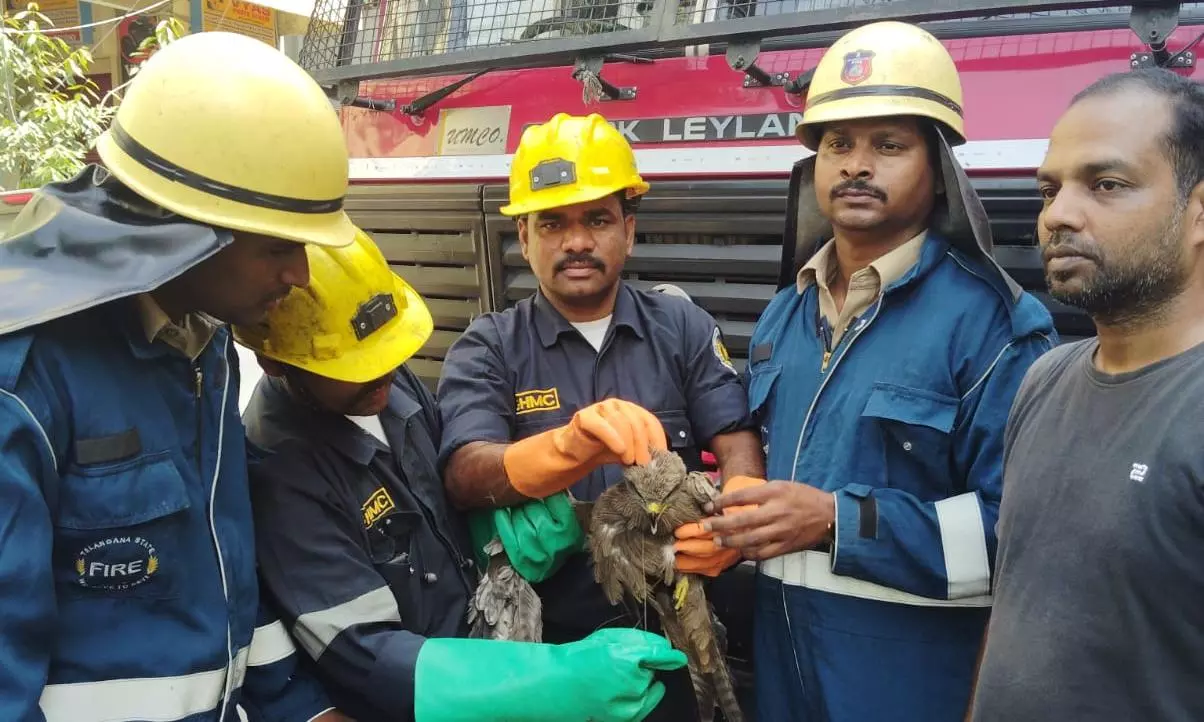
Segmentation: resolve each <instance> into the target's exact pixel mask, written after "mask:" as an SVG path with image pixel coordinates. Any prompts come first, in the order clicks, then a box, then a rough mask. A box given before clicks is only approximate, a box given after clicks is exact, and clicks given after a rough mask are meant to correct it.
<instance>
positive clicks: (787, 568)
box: [757, 551, 991, 607]
mask: <svg viewBox="0 0 1204 722" xmlns="http://www.w3.org/2000/svg"><path fill="white" fill-rule="evenodd" d="M757 571H758V572H759V573H761V574H764V575H765V576H768V577H773V578H774V579H780V580H781V581H782V583H783V584H789V585H791V586H795V587H806V588H807V589H817V590H819V591H821V592H829V593H831V594H843V595H845V596H847V597H858V598H860V599H874V600H877V601H879V602H889V603H891V604H910V605H913V606H917V607H989V606H991V597H990V595H982V596H977V597H966V598H962V599H932V598H929V597H921V596H919V595H916V594H910V593H908V592H904V591H901V590H898V589H892V588H890V587H885V586H882V585H881V584H874V583H873V582H867V581H865V580H864V579H855V578H853V577H845V576H840V575H838V574H833V573H832V557H831V555H829V554H828V553H827V552H818V551H805V552H795V553H793V554H784V555H782V556H780V557H774V558H773V559H766V560H765V561H763V562H761V563H760V565H759V566H758V567H757Z"/></svg>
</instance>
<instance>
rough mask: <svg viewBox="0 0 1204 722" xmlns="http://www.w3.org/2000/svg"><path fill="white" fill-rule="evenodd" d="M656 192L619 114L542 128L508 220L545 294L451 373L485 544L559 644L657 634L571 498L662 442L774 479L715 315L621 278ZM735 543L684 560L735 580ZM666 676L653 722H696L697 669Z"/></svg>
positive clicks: (478, 335) (449, 418)
mask: <svg viewBox="0 0 1204 722" xmlns="http://www.w3.org/2000/svg"><path fill="white" fill-rule="evenodd" d="M648 188H649V186H648V183H647V182H646V181H644V179H643V178H642V177H641V176H640V174H639V172H638V170H637V168H636V162H635V155H634V153H633V152H632V149H631V147H630V146H629V145H628V144H627V142H626V141H625V140H624V139H623V137H622V136H621V135H620V134H619V133H618V131H617V130H615V128H614V127H613V126H611V124H610V123H608V122H607V121H606V119H605V118H603V117H602V116H600V115H596V114H594V115H589V116H585V117H580V116H576V117H575V116H569V115H566V114H563V113H561V114H558V115H556V116H554V117H553V118H551V119H550V120H549V121H548V122H546V123H543V124H540V125H536V126H533V127H531V128H528V129H527V130H526V132H524V133H523V136H522V139H521V140H520V142H519V146H518V150H517V152H516V153H515V155H514V161H513V164H512V167H511V172H510V203H509V204H508V205H506V206H504V207H503V208H502V212H503V213H504V214H506V215H508V216H511V217H513V218H515V220H516V224H517V231H518V244H519V248H520V249H521V251H522V254H523V257H524V258H525V259H527V262H528V263H529V264H530V266H531V271H532V273H533V274H534V282H535V285H536V289H535V293H534V294H533V295H532V296H531V297H529V298H526V299H523V300H521V301H519V302H518V303H517V304H516V305H515V306H514V307H512V308H509V309H507V310H505V311H501V312H494V313H487V314H484V315H482V316H480V317H478V318H477V319H475V320H474V321H473V323H472V324H471V325H470V326H469V327H468V329H467V330H466V331H465V332H464V334H463V335H462V336H461V337H460V338H459V339H458V340H457V341H456V342H455V343H454V344H452V346H451V348H450V349H449V350H448V352H447V355H446V358H445V360H444V364H443V372H442V376H441V378H440V381H439V388H438V401H439V410H440V413H441V418H442V419H443V424H444V427H443V439H442V444H441V446H440V467H441V468H442V469H444V470H445V482H446V484H447V488H448V493H449V495H450V497H451V499H452V501H453V503H455V504H456V505H458V506H460V507H461V508H464V509H474V510H478V511H477V513H476V514H474V515H473V516H474V521H475V523H474V533H475V536H476V544H477V548H478V549H479V548H480V547H481V546H483V545H484V544H485V543H487V542H488V541H489V540H490V539H491V538H492V537H493V536H494V535H495V534H496V535H497V537H498V538H499V539H500V541H501V545H502V546H503V547H504V549H505V551H504V553H505V554H506V555H507V557H508V559H509V561H510V563H511V564H513V566H514V568H515V569H516V570H517V571H518V572H519V574H521V575H522V576H523V577H524V578H526V579H528V580H529V581H531V582H534V583H535V588H536V591H537V592H538V593H539V595H540V598H541V599H542V600H543V605H544V608H543V610H544V614H543V619H544V639H545V640H547V641H553V642H569V641H574V640H578V639H583V638H585V637H586V636H587V635H588V634H589V633H590V632H591V631H593V630H594V629H597V628H598V627H600V626H602V625H604V624H611V623H613V624H622V625H628V626H637V625H639V626H645V625H647V624H653V625H655V624H656V620H654V619H648V620H644V619H638V618H636V617H635V616H632V615H631V614H629V613H628V612H627V611H626V610H624V609H622V608H616V607H612V606H611V605H610V604H609V603H608V602H607V601H606V598H605V596H604V595H603V594H602V591H601V588H600V587H598V585H597V584H596V583H595V581H594V579H593V572H592V569H591V567H590V565H589V563H588V559H587V554H585V553H584V551H583V550H582V549H581V541H582V535H581V530H580V528H579V527H578V525H577V523H576V520H575V519H573V516H572V512H571V510H569V508H568V505H567V504H564V503H563V500H564V497H565V491H566V490H571V492H572V495H573V496H574V497H575V498H577V499H580V500H584V501H592V500H593V499H595V498H597V496H598V495H599V494H600V493H601V492H602V491H603V490H604V489H606V488H607V487H608V486H611V485H613V484H614V483H616V482H617V481H618V480H619V478H620V476H621V474H622V471H623V467H624V465H629V464H640V463H646V462H647V461H648V459H649V454H650V450H651V449H665V448H670V449H672V450H673V451H675V452H677V453H679V454H680V455H681V456H682V458H683V459H685V461H686V463H687V465H688V466H690V467H691V468H693V469H700V468H701V466H702V461H701V452H702V451H703V450H706V449H710V450H711V451H713V452H714V453H715V455H716V457H717V458H718V460H719V465H720V468H721V470H722V472H723V475H724V476H725V478H730V477H733V476H739V475H741V474H744V475H753V476H759V475H761V474H762V468H763V467H762V464H761V451H760V447H759V444H758V441H757V437H756V434H755V432H753V431H752V427H751V423H750V420H749V414H748V402H747V399H746V395H745V392H744V388H743V386H742V385H741V383H740V378H739V376H738V375H737V373H736V370H735V368H734V367H733V366H732V364H731V361H730V360H729V358H728V354H727V351H726V349H725V348H724V346H723V339H722V334H721V333H720V331H719V328H718V326H717V325H716V323H715V320H714V319H713V318H712V317H711V316H710V314H708V313H707V312H706V311H704V310H703V309H702V308H701V307H699V306H697V305H695V304H694V303H692V302H691V301H690V300H689V299H688V298H682V297H681V296H679V295H672V294H665V293H659V292H656V291H653V290H651V288H649V287H650V286H651V285H652V284H645V283H635V282H628V281H625V280H623V279H622V277H621V276H622V272H623V267H624V264H625V263H626V261H627V259H628V257H629V256H630V255H631V254H632V253H633V251H635V250H636V249H637V248H638V246H637V245H636V242H635V226H636V218H635V213H636V201H637V199H639V198H640V197H641V196H643V195H644V194H645V193H646V192H647V191H648ZM542 529H555V530H557V533H556V534H549V533H540V530H542ZM718 551H719V550H717V549H714V548H713V547H708V548H707V549H705V550H704V552H705V554H704V556H702V557H693V556H688V555H681V556H680V557H679V560H678V564H679V566H681V567H682V568H684V569H688V570H689V571H697V572H700V573H707V574H717V573H718V570H719V567H718V565H717V564H716V561H715V558H714V553H715V552H718ZM666 563H667V562H666ZM653 616H655V615H653ZM665 682H666V687H667V689H668V692H667V694H666V698H665V702H664V703H663V704H661V705H660V706H659V707H658V708H657V710H656V711H655V712H654V713H653V716H652V717H650V719H665V720H690V719H696V716H697V709H696V705H695V703H694V700H693V692H692V687H691V683H690V679H689V675H688V674H687V673H686V671H685V670H680V671H677V672H674V673H671V674H668V675H665Z"/></svg>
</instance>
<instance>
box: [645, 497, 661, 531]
mask: <svg viewBox="0 0 1204 722" xmlns="http://www.w3.org/2000/svg"><path fill="white" fill-rule="evenodd" d="M645 508H646V509H647V510H648V513H650V514H652V533H653V534H655V533H656V531H657V527H658V526H660V522H661V514H664V513H665V505H664V504H662V503H660V502H658V501H654V502H652V503H650V504H648V506H646V507H645Z"/></svg>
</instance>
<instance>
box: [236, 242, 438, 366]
mask: <svg viewBox="0 0 1204 722" xmlns="http://www.w3.org/2000/svg"><path fill="white" fill-rule="evenodd" d="M306 251H307V252H308V253H309V285H308V286H306V287H298V288H294V289H293V290H292V291H291V292H290V293H289V295H288V296H287V297H286V298H285V299H284V300H283V301H282V302H281V303H280V305H279V306H277V307H276V308H275V309H274V310H272V312H271V313H269V314H268V317H267V319H266V320H265V321H264V322H263V323H261V324H258V325H256V326H235V327H234V338H235V339H236V340H237V341H238V342H239V343H241V344H242V345H243V346H246V347H247V348H249V349H251V350H253V351H255V352H256V353H259V354H262V355H264V356H266V357H267V358H270V359H274V360H276V361H279V362H281V363H285V364H288V365H290V366H296V367H298V368H301V369H305V370H306V371H309V372H311V373H314V374H316V375H318V376H325V377H327V378H332V379H337V380H339V381H349V382H352V383H364V382H366V381H372V380H375V379H378V378H380V377H382V376H384V375H385V374H388V373H389V372H390V371H392V370H394V369H396V368H397V367H398V366H401V365H402V364H403V363H405V362H406V360H407V359H409V358H410V357H411V356H413V355H414V354H415V353H416V352H417V351H418V349H420V348H422V345H423V344H425V343H426V341H427V339H428V338H430V336H431V331H432V329H433V328H434V322H433V320H432V319H431V312H430V310H429V309H428V308H427V307H426V304H425V303H423V301H422V298H421V297H420V296H419V295H418V293H417V292H416V291H415V290H414V289H413V288H412V287H411V286H410V284H408V283H406V282H405V281H404V280H402V278H401V277H400V276H398V275H397V274H395V273H393V271H391V270H390V269H389V264H388V262H387V261H386V260H385V257H384V255H383V254H382V253H381V252H380V249H379V248H378V247H377V246H376V243H374V242H373V241H372V238H371V237H369V236H368V234H367V233H365V232H363V231H358V232H357V233H356V236H355V241H354V242H353V243H352V244H351V245H349V246H345V247H342V248H330V247H320V246H310V247H308V248H307V249H306Z"/></svg>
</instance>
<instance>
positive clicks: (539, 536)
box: [469, 492, 585, 582]
mask: <svg viewBox="0 0 1204 722" xmlns="http://www.w3.org/2000/svg"><path fill="white" fill-rule="evenodd" d="M486 514H487V512H475V513H473V514H472V515H471V516H470V518H469V531H470V533H471V534H472V537H473V548H474V549H475V550H476V552H477V561H478V562H480V563H482V564H484V563H485V560H484V559H483V554H484V553H483V552H482V547H484V546H485V544H487V543H488V542H489V540H490V539H492V538H493V537H494V536H495V535H496V536H497V537H498V539H499V540H501V542H502V546H503V547H504V548H505V549H506V556H507V557H509V558H510V565H511V566H513V567H514V571H516V572H518V573H519V574H520V575H521V576H522V577H523V578H524V579H526V580H527V581H529V582H542V581H543V580H545V579H547V578H548V577H550V576H552V574H554V573H555V572H556V571H557V570H558V569H560V567H561V565H563V564H564V561H565V560H566V559H568V558H569V557H570V556H572V555H573V554H576V553H577V552H579V551H581V550H582V549H584V548H585V532H584V531H583V530H582V529H581V525H580V524H579V523H578V522H577V516H576V514H574V513H573V502H572V501H571V500H570V499H569V495H568V493H566V492H560V493H558V494H553V495H552V496H549V497H548V498H546V499H533V500H531V501H528V502H526V503H524V504H519V505H517V506H509V507H504V508H502V509H495V510H494V511H493V512H491V514H492V517H491V518H489V519H488V520H487V519H486V518H484V517H485V516H486Z"/></svg>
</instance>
